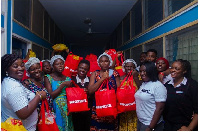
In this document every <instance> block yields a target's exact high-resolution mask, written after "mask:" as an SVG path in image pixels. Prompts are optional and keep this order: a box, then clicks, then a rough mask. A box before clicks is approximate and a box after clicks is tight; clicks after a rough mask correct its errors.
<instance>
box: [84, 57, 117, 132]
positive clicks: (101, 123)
mask: <svg viewBox="0 0 200 132" xmlns="http://www.w3.org/2000/svg"><path fill="white" fill-rule="evenodd" d="M97 62H98V65H99V66H100V68H101V70H97V71H94V72H93V73H92V74H91V77H90V83H89V86H88V92H89V94H90V95H93V96H94V93H95V92H96V91H97V90H98V89H99V87H100V85H101V84H102V83H103V81H104V80H105V79H109V88H110V89H115V90H116V89H117V87H119V85H120V80H119V74H118V73H117V72H116V71H114V70H112V69H109V67H110V66H112V59H111V57H110V56H109V55H108V54H106V53H103V54H101V55H100V56H99V57H98V59H97ZM90 130H103V131H105V130H117V120H116V119H114V118H113V117H97V115H96V102H95V99H93V105H92V117H91V127H90Z"/></svg>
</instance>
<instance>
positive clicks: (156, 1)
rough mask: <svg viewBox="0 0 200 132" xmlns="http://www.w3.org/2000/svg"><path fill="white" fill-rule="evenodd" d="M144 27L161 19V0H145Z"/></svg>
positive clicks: (146, 27)
mask: <svg viewBox="0 0 200 132" xmlns="http://www.w3.org/2000/svg"><path fill="white" fill-rule="evenodd" d="M144 3H145V29H148V28H149V27H151V26H153V25H155V24H156V23H158V22H159V21H161V20H162V19H163V0H145V2H144Z"/></svg>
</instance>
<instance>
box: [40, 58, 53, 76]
mask: <svg viewBox="0 0 200 132" xmlns="http://www.w3.org/2000/svg"><path fill="white" fill-rule="evenodd" d="M42 71H43V73H44V75H46V74H51V72H52V68H51V64H50V60H43V61H42Z"/></svg>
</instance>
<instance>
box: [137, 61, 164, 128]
mask: <svg viewBox="0 0 200 132" xmlns="http://www.w3.org/2000/svg"><path fill="white" fill-rule="evenodd" d="M140 76H141V78H142V80H143V83H142V85H141V86H140V88H139V90H138V91H137V92H136V93H135V100H136V113H137V117H138V122H137V130H138V131H145V130H146V131H150V130H156V131H162V130H163V126H164V124H163V118H162V116H161V114H162V111H163V109H164V105H165V101H166V98H167V90H166V88H165V86H164V85H163V84H162V83H161V82H160V81H159V80H158V74H157V70H156V66H155V64H154V62H144V63H143V64H142V65H141V67H140Z"/></svg>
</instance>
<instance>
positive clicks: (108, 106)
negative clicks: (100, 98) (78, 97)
mask: <svg viewBox="0 0 200 132" xmlns="http://www.w3.org/2000/svg"><path fill="white" fill-rule="evenodd" d="M111 107H112V105H111V104H107V105H102V106H96V109H105V108H111Z"/></svg>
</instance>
